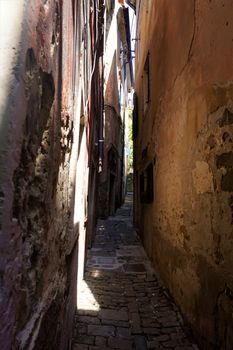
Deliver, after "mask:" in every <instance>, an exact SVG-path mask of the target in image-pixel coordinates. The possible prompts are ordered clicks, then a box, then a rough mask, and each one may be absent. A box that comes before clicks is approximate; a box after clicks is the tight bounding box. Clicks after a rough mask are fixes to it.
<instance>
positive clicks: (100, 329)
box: [87, 325, 115, 337]
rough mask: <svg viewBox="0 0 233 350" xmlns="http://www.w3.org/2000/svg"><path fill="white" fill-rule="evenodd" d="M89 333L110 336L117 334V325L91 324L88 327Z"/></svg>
mask: <svg viewBox="0 0 233 350" xmlns="http://www.w3.org/2000/svg"><path fill="white" fill-rule="evenodd" d="M87 333H88V334H89V335H100V336H103V337H109V336H114V335H115V327H113V326H102V325H101V326H96V325H89V326H88V327H87Z"/></svg>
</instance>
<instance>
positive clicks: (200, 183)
mask: <svg viewBox="0 0 233 350" xmlns="http://www.w3.org/2000/svg"><path fill="white" fill-rule="evenodd" d="M139 3H141V7H140V9H139V7H138V16H139V17H138V32H137V37H138V38H139V37H140V41H138V48H137V53H136V56H137V62H136V92H137V94H138V100H139V108H138V130H139V134H138V137H136V140H135V150H136V155H135V157H136V169H135V170H136V180H137V186H136V188H137V193H136V198H137V203H138V204H137V208H136V221H137V225H138V228H139V232H140V233H141V235H142V237H143V240H144V244H145V247H146V250H147V252H148V254H149V256H150V257H151V259H152V260H153V262H154V264H158V267H159V270H160V272H161V275H162V277H163V279H164V280H165V281H166V283H167V285H168V287H169V289H170V291H171V293H172V294H173V296H174V298H175V299H176V301H177V302H178V304H179V305H180V307H181V310H182V311H183V313H184V314H185V315H186V317H187V319H188V321H189V322H190V323H191V325H192V326H193V330H194V332H195V334H196V335H197V336H198V339H199V340H200V344H201V346H202V348H203V349H212V348H217V349H232V347H233V318H232V308H233V275H232V266H233V253H232V252H233V240H232V234H233V229H232V227H233V226H232V219H233V216H232V215H233V210H232V208H233V204H232V203H233V199H232V198H233V153H232V141H233V60H232V57H233V35H232V31H233V21H232V16H231V14H232V11H233V3H232V1H230V0H222V1H218V0H209V1H207V0H204V1H203V0H192V1H186V0H174V1H172V4H171V1H169V0H167V1H163V0H159V1H146V2H145V1H144V2H138V5H139ZM148 52H149V82H150V98H149V103H146V105H145V103H144V98H143V96H145V88H146V87H145V75H146V69H145V66H144V64H145V60H146V57H147V54H148ZM149 164H153V186H154V189H153V195H154V198H153V201H152V202H150V201H148V203H142V201H140V175H141V174H142V173H143V171H144V170H145V169H147V166H148V165H149ZM141 199H142V198H141ZM152 218H153V219H152Z"/></svg>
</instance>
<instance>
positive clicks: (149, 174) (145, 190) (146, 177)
mask: <svg viewBox="0 0 233 350" xmlns="http://www.w3.org/2000/svg"><path fill="white" fill-rule="evenodd" d="M153 200H154V180H153V164H152V163H150V164H149V165H148V167H147V168H146V169H145V170H144V171H143V172H142V173H141V175H140V201H141V203H152V202H153Z"/></svg>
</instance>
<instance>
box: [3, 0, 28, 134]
mask: <svg viewBox="0 0 233 350" xmlns="http://www.w3.org/2000/svg"><path fill="white" fill-rule="evenodd" d="M24 3H25V0H0V81H1V84H0V127H1V125H2V123H3V117H4V111H5V110H6V108H7V104H8V98H9V93H10V89H11V87H13V86H14V85H15V83H16V82H15V75H14V71H13V69H12V68H13V67H14V66H15V65H16V64H17V60H18V57H19V55H20V45H21V34H22V23H23V16H24Z"/></svg>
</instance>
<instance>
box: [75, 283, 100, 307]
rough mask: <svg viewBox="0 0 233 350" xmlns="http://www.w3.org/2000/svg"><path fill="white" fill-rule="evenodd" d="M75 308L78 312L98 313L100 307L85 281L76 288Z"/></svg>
mask: <svg viewBox="0 0 233 350" xmlns="http://www.w3.org/2000/svg"><path fill="white" fill-rule="evenodd" d="M77 289H78V296H77V308H78V310H89V311H99V309H100V306H99V303H98V302H97V300H96V299H95V297H94V295H93V293H92V291H91V289H90V288H89V286H88V284H87V283H86V282H85V281H81V283H80V284H79V286H78V288H77Z"/></svg>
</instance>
